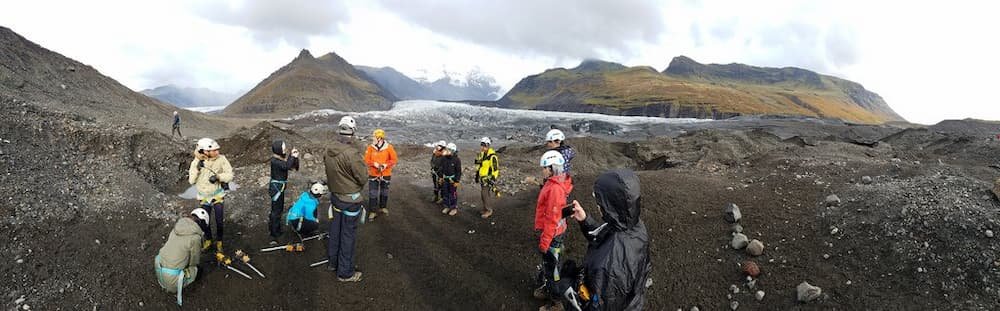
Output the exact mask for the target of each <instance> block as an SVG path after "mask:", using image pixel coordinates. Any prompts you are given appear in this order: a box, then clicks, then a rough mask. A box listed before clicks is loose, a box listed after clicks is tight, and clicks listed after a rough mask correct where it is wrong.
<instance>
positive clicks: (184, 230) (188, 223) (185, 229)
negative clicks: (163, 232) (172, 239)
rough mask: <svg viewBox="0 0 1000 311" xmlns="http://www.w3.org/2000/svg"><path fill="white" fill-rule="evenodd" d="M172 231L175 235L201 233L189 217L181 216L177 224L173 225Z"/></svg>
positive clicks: (199, 228) (196, 224)
mask: <svg viewBox="0 0 1000 311" xmlns="http://www.w3.org/2000/svg"><path fill="white" fill-rule="evenodd" d="M174 233H175V234H177V235H181V236H183V235H196V234H199V235H200V234H202V233H203V232H202V231H201V227H200V226H198V223H197V222H195V221H194V219H191V217H181V219H178V220H177V224H175V225H174Z"/></svg>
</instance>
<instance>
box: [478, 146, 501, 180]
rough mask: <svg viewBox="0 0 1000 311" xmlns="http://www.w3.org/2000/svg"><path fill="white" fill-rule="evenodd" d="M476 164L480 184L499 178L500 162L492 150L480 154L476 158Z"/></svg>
mask: <svg viewBox="0 0 1000 311" xmlns="http://www.w3.org/2000/svg"><path fill="white" fill-rule="evenodd" d="M476 164H479V181H480V182H486V181H489V180H493V181H495V180H496V179H497V177H499V176H500V160H499V159H498V158H497V153H496V152H495V151H493V148H489V149H487V150H486V152H480V153H479V156H478V157H476Z"/></svg>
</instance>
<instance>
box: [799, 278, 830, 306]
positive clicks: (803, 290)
mask: <svg viewBox="0 0 1000 311" xmlns="http://www.w3.org/2000/svg"><path fill="white" fill-rule="evenodd" d="M795 292H796V294H797V296H798V299H799V302H810V301H813V300H816V298H819V296H820V295H822V294H823V289H822V288H819V287H817V286H812V285H810V284H809V283H808V282H802V283H800V284H799V286H797V287H796V288H795Z"/></svg>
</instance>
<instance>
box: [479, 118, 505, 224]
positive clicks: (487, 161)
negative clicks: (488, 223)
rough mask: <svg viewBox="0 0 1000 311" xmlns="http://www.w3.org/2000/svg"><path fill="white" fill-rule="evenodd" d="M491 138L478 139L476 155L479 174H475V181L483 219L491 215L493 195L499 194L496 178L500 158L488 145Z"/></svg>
mask: <svg viewBox="0 0 1000 311" xmlns="http://www.w3.org/2000/svg"><path fill="white" fill-rule="evenodd" d="M492 144H493V140H491V139H490V138H489V137H483V138H482V139H480V140H479V156H477V157H476V164H479V174H476V182H477V183H479V187H480V189H479V197H480V198H481V199H482V200H483V210H482V212H480V216H481V217H482V218H483V219H486V218H490V216H491V215H493V207H491V206H490V201H492V199H493V197H494V196H500V192H498V191H497V178H499V177H500V160H499V159H498V158H497V153H496V151H493V148H492V147H490V145H492Z"/></svg>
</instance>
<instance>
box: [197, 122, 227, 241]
mask: <svg viewBox="0 0 1000 311" xmlns="http://www.w3.org/2000/svg"><path fill="white" fill-rule="evenodd" d="M231 181H233V167H232V166H231V165H229V160H227V159H226V156H223V155H220V154H219V143H217V142H216V141H215V140H214V139H211V138H202V139H199V140H198V147H197V149H196V150H195V152H194V160H193V161H191V168H189V169H188V183H190V184H192V185H195V187H196V188H197V190H198V195H197V198H198V201H199V202H200V204H201V207H202V208H204V209H205V210H206V211H208V212H209V214H210V215H213V216H212V218H215V236H214V237H215V238H216V239H217V240H215V251H216V252H219V253H221V252H222V239H223V235H222V233H223V231H222V229H223V224H222V223H223V218H224V217H223V202H224V200H225V197H226V191H227V190H228V189H229V182H231ZM212 237H213V235H212V228H211V226H205V242H204V244H203V245H202V250H203V251H207V250H208V248H209V247H210V246H211V245H212Z"/></svg>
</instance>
